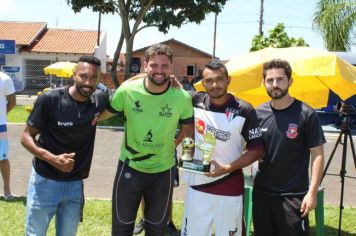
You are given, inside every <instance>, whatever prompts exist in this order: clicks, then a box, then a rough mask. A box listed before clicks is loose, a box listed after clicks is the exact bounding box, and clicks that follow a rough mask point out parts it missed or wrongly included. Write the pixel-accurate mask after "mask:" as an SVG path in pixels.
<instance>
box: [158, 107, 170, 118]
mask: <svg viewBox="0 0 356 236" xmlns="http://www.w3.org/2000/svg"><path fill="white" fill-rule="evenodd" d="M161 109H162V111H161V112H160V113H159V116H164V117H172V108H170V107H168V104H166V105H165V106H164V107H161Z"/></svg>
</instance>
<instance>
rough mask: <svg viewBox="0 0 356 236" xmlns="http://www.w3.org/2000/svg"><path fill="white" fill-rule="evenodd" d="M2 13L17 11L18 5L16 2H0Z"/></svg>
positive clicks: (6, 0) (8, 0) (4, 0)
mask: <svg viewBox="0 0 356 236" xmlns="http://www.w3.org/2000/svg"><path fill="white" fill-rule="evenodd" d="M0 6H1V7H0V11H3V12H6V11H12V10H15V9H16V4H15V1H14V0H0Z"/></svg>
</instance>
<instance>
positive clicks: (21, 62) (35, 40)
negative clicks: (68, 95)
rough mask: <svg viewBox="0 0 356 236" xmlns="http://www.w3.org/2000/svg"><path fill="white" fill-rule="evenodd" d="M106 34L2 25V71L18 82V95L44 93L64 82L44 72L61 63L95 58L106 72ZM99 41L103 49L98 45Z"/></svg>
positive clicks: (24, 24)
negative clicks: (90, 56)
mask: <svg viewBox="0 0 356 236" xmlns="http://www.w3.org/2000/svg"><path fill="white" fill-rule="evenodd" d="M106 40H107V37H106V32H100V38H99V40H98V32H97V31H94V30H93V31H90V30H74V29H50V28H47V24H46V23H45V22H9V21H0V69H1V71H3V72H5V73H7V74H9V75H10V76H11V78H12V79H13V81H14V84H15V88H16V92H20V91H23V90H33V89H34V90H42V89H43V88H45V87H49V85H51V84H58V83H63V79H61V78H56V77H53V76H49V75H45V74H44V71H43V68H44V67H46V66H48V65H50V64H52V63H54V62H57V61H72V62H77V61H78V59H79V57H80V56H82V55H94V56H96V57H98V58H99V59H100V60H101V62H102V72H103V73H105V72H106V59H107V57H106V47H107V42H106ZM98 41H99V46H98V45H97V42H98Z"/></svg>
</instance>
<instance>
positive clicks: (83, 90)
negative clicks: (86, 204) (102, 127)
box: [21, 56, 108, 236]
mask: <svg viewBox="0 0 356 236" xmlns="http://www.w3.org/2000/svg"><path fill="white" fill-rule="evenodd" d="M99 74H100V60H99V59H97V58H96V57H93V56H83V57H81V58H80V59H79V62H78V66H77V68H76V71H75V74H74V85H73V86H70V87H63V88H58V89H53V90H49V91H48V92H46V93H44V94H42V95H41V96H39V97H38V99H37V101H36V102H35V105H34V108H33V110H32V112H31V114H30V115H29V117H28V120H27V125H26V127H25V130H24V132H23V134H22V139H21V143H22V145H23V146H24V147H25V148H26V149H27V150H28V151H29V152H31V153H32V154H33V155H34V156H35V157H34V159H33V169H32V173H31V178H30V181H29V187H28V194H27V209H26V233H25V234H26V235H46V232H47V228H48V225H49V223H50V221H51V219H52V217H53V216H54V215H56V231H57V233H56V234H57V235H65V236H68V235H69V236H71V235H73V236H74V235H76V232H77V228H78V224H79V221H80V218H81V213H82V212H81V211H82V207H83V200H84V199H83V183H82V180H83V179H85V178H87V177H88V175H89V170H90V165H91V161H92V156H93V149H94V140H95V132H96V120H97V117H98V115H99V114H100V112H101V111H102V110H104V108H105V107H106V106H107V104H108V97H107V96H106V95H105V94H104V93H102V92H101V91H96V89H95V88H96V84H97V83H98V80H99ZM37 135H38V139H37V138H36V136H37Z"/></svg>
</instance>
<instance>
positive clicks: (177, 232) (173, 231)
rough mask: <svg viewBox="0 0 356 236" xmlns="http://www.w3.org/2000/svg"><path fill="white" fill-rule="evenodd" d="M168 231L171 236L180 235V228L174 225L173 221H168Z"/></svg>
mask: <svg viewBox="0 0 356 236" xmlns="http://www.w3.org/2000/svg"><path fill="white" fill-rule="evenodd" d="M167 233H168V234H169V235H170V236H179V235H180V230H177V228H176V226H175V225H174V223H173V221H170V222H168V224H167Z"/></svg>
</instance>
